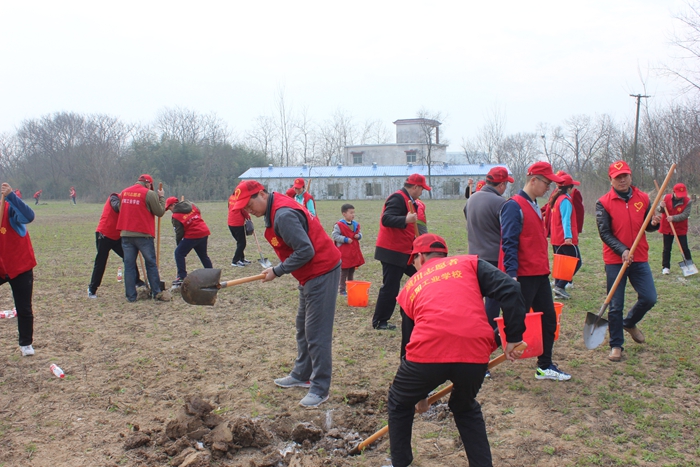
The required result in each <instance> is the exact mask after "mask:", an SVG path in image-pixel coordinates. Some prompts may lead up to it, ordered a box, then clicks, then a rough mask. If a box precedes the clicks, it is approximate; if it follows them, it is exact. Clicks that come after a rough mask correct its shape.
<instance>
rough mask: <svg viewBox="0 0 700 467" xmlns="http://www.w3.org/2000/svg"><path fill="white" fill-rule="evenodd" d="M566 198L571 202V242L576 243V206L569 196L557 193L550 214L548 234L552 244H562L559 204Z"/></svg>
mask: <svg viewBox="0 0 700 467" xmlns="http://www.w3.org/2000/svg"><path fill="white" fill-rule="evenodd" d="M565 199H568V200H569V202H570V203H571V219H570V222H571V242H572V243H573V244H574V245H578V232H579V230H578V220H577V216H576V208H575V207H574V203H573V202H572V201H571V198H570V197H569V196H567V195H559V198H557V200H556V201H555V202H554V209H552V211H551V215H550V218H549V220H550V227H551V230H550V234H551V236H552V245H563V244H564V225H563V223H562V221H561V211H560V206H561V203H562V201H564V200H565Z"/></svg>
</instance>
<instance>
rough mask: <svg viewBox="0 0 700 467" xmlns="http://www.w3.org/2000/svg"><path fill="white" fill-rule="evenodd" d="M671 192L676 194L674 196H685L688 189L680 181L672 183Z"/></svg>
mask: <svg viewBox="0 0 700 467" xmlns="http://www.w3.org/2000/svg"><path fill="white" fill-rule="evenodd" d="M673 194H674V195H676V198H685V197H686V196H688V190H686V189H685V185H683V184H682V183H676V184H675V185H673Z"/></svg>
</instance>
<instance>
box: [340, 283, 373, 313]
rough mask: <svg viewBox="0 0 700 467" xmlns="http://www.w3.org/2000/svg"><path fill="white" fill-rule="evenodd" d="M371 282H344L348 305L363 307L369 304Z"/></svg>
mask: <svg viewBox="0 0 700 467" xmlns="http://www.w3.org/2000/svg"><path fill="white" fill-rule="evenodd" d="M370 285H372V283H371V282H364V281H346V282H345V288H346V289H347V291H348V305H350V306H357V307H363V306H367V304H368V303H369V286H370Z"/></svg>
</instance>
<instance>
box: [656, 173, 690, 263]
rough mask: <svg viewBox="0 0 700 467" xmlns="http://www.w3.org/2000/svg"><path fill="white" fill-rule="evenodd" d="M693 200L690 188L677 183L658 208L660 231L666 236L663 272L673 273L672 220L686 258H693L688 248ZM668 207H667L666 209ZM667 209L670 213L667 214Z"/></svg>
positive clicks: (662, 261) (662, 256) (662, 260)
mask: <svg viewBox="0 0 700 467" xmlns="http://www.w3.org/2000/svg"><path fill="white" fill-rule="evenodd" d="M692 204H693V202H692V201H691V200H690V198H689V197H688V190H686V188H685V185H684V184H682V183H676V185H675V186H674V187H673V193H669V194H667V195H666V196H664V199H663V201H662V202H661V203H660V204H659V207H658V208H657V209H656V210H657V211H659V212H660V213H661V223H660V224H659V232H661V233H662V234H663V236H664V251H663V254H662V255H661V267H662V268H663V269H662V270H661V273H662V274H671V249H672V248H673V241H674V238H673V231H672V230H671V224H670V222H673V227H674V229H675V230H676V235H678V241H679V242H680V244H681V247H682V248H683V256H685V259H687V260H691V259H693V258H692V257H691V256H690V248H688V236H687V233H688V217H690V211H691V207H692ZM664 208H666V209H664ZM666 210H668V213H669V215H668V216H666Z"/></svg>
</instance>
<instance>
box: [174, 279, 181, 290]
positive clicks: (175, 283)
mask: <svg viewBox="0 0 700 467" xmlns="http://www.w3.org/2000/svg"><path fill="white" fill-rule="evenodd" d="M181 285H182V279H180V278H179V277H178V278H177V279H175V280H174V281H173V287H176V288H177V287H180V286H181Z"/></svg>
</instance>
